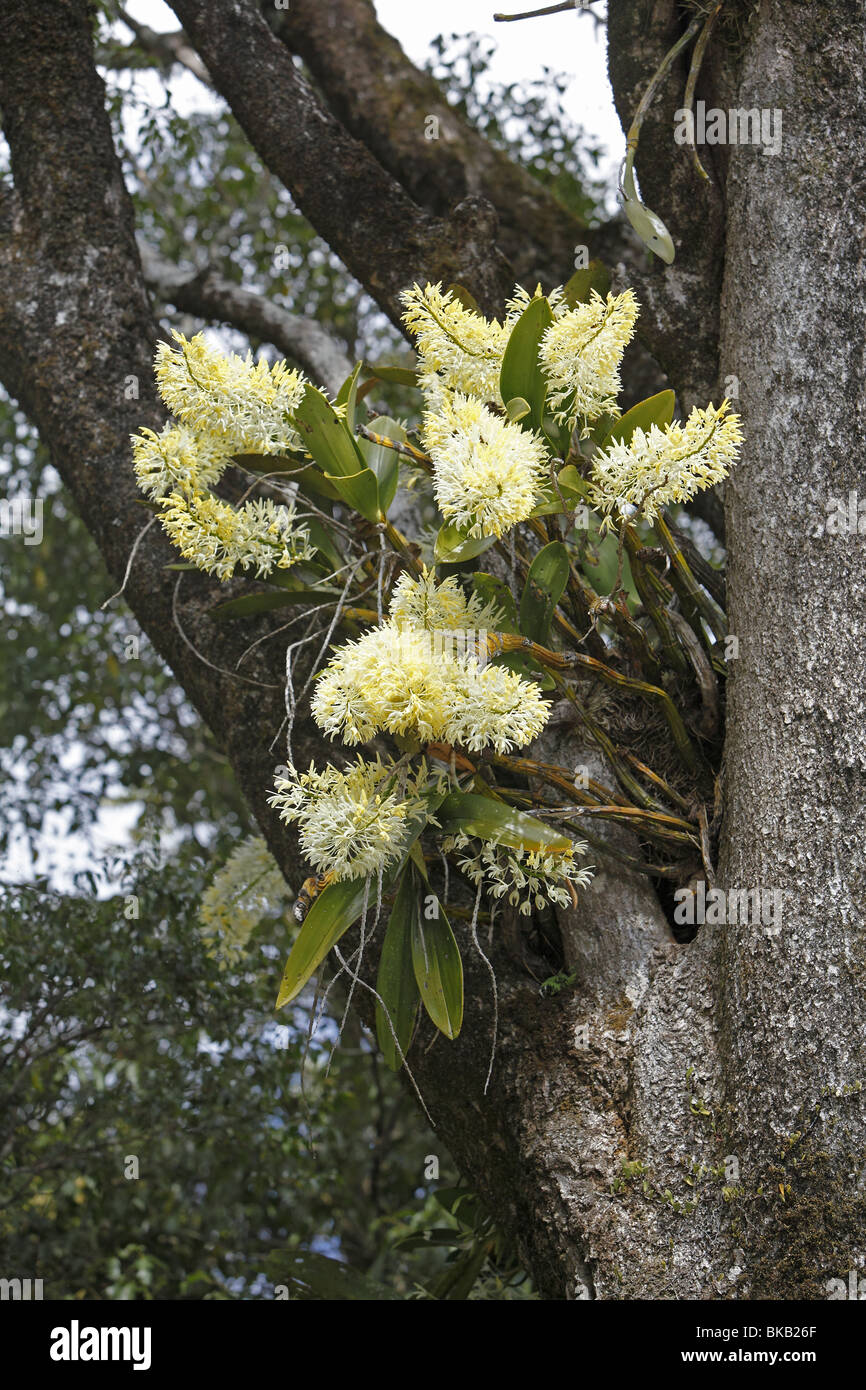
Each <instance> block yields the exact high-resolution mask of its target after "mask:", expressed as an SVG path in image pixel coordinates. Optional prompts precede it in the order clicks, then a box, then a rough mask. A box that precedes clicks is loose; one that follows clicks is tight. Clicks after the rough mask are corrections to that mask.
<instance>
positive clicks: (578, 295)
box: [562, 261, 610, 309]
mask: <svg viewBox="0 0 866 1390" xmlns="http://www.w3.org/2000/svg"><path fill="white" fill-rule="evenodd" d="M593 290H595V291H596V293H597V294H600V295H601V297H602V299H604V297H605V295H607V294H608V293H609V291H610V275H609V274H608V271H607V269H606V267H605V266H604V264H603V263H602V262H601V261H590V262H589V265H587V266H584V268H583V269H582V270H576V271H575V272H574V274H573V275H572V277H571V279H570V280H568V281H567V282H566V285H565V288H564V290H563V296H562V297H563V299H564V300H565V302H566V304H567V305H568V307H569V309H573V308H574V307H575V305H576V304H588V303H589V297H590V295H591V294H592V291H593Z"/></svg>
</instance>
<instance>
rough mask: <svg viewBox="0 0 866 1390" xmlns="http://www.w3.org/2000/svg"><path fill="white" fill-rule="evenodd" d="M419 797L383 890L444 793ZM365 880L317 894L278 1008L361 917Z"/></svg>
mask: <svg viewBox="0 0 866 1390" xmlns="http://www.w3.org/2000/svg"><path fill="white" fill-rule="evenodd" d="M422 799H423V802H424V807H423V809H422V810H421V812H420V814H419V815H418V816H416V817H415V818H414V820H413V821H412V822H411V823H410V826H409V827H407V829H408V838H407V841H406V848H405V853H404V854H403V856H402V857H401V859H400V861H399V863H397V864H395V865H393V866H392V868H390V869H389V870H387V871H386V872H385V874H384V875H383V878H382V887H383V889H384V891H385V892H388V891H389V890H390V887H391V884H392V883H393V882H394V881H395V879H396V878H397V875H398V874H399V873H400V872H401V870H402V869H403V867H404V866H405V864H406V860H407V859H408V857H409V852H410V850H411V848H412V845H414V843H415V841H416V840H417V839H418V836H419V835H420V834H421V831H422V830H423V829H424V827H425V826H426V824H427V820H428V817H429V816H433V815H436V813H437V812H438V809H439V806H440V805H441V804H442V802H443V800H444V799H445V797H444V793H442V792H441V791H438V790H436V788H435V787H434V788H431V789H430V790H429V791H427V792H425V793H424V795H423V798H422ZM365 882H366V880H364V879H352V880H350V881H343V882H339V883H332V884H331V885H330V887H328V888H326V889H325V890H324V892H323V893H320V894H319V896H318V898H317V899H316V901H315V902H314V903H313V905H312V907H311V908H310V910H309V912H308V913H307V916H306V918H305V919H304V924H303V926H302V927H301V930H300V932H299V933H298V937H297V939H296V941H295V944H294V946H293V947H292V949H291V951H290V952H289V959H288V960H287V961H286V968H285V970H284V972H283V980H282V984H281V985H280V992H279V995H278V996H277V1003H276V1007H277V1008H278V1009H281V1008H282V1007H283V1005H284V1004H289V1003H291V1001H292V1000H293V999H294V998H295V997H296V995H298V994H299V993H300V991H301V990H302V989H303V987H304V985H305V984H306V983H307V980H309V978H310V976H311V975H312V974H313V972H314V970H316V969H317V967H318V966H319V965H321V963H322V961H323V960H324V959H325V956H326V955H327V954H328V952H329V951H330V949H331V947H332V946H334V945H336V943H337V942H338V941H339V939H340V937H341V936H342V935H343V933H344V932H346V931H348V929H349V927H351V925H352V923H353V922H355V921H357V919H358V918H359V917H360V915H361V912H362V911H363V907H364V892H365Z"/></svg>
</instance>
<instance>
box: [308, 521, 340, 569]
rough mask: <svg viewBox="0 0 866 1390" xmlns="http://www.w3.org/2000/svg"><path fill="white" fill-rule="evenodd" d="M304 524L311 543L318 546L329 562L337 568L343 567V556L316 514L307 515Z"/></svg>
mask: <svg viewBox="0 0 866 1390" xmlns="http://www.w3.org/2000/svg"><path fill="white" fill-rule="evenodd" d="M303 525H304V526H305V527H306V529H307V532H308V533H309V537H310V541H311V543H312V544H313V545H314V546H315V547H316V549H317V550H318V551H319V553H320V554H321V555H323V556H324V557H325V559H326V560H327V561H328V564H329V565H331V566H332V567H333V568H334V569H335V570H338V569H340V568H342V565H343V557H342V555H341V554H340V552H339V550H338V549H337V547H336V545H335V544H334V542H333V540H332V539H331V537H330V536H329V534H328V531H327V529H326V527H324V526H323V525H322V523H321V521H319V520H318V518H317V517H314V516H305V517H304V520H303Z"/></svg>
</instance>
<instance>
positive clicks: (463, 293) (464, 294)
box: [446, 281, 481, 314]
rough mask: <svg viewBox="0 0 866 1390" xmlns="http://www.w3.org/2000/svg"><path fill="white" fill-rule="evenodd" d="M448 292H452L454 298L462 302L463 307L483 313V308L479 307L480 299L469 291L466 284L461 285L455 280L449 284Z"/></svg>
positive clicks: (472, 311) (476, 312) (473, 311)
mask: <svg viewBox="0 0 866 1390" xmlns="http://www.w3.org/2000/svg"><path fill="white" fill-rule="evenodd" d="M446 293H447V294H452V295H453V296H454V298H455V299H456V300H457V302H458V304H462V305H463V308H464V309H468V310H469V312H470V313H471V314H480V313H481V310H480V309H479V307H478V300H477V299H476V298H475V296H474V295H473V294H470V293H469V291H468V290H467V288H466V286H465V285H460V284H458V283H457V282H456V281H453V282H452V283H451V284H450V285H449V286H448V289H447V291H446Z"/></svg>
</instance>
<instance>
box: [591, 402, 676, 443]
mask: <svg viewBox="0 0 866 1390" xmlns="http://www.w3.org/2000/svg"><path fill="white" fill-rule="evenodd" d="M675 402H676V397H675V395H674V393H673V391H659V393H658V395H655V396H648V397H647V398H646V400H645V401H638V403H637V405H633V406H632V408H631V410H627V411H626V413H625V415H623V416H621V417H620V419H619V420H617V422H616V424H615V425H614V426H613V428H612V429H611V430H610V431H609V432H608V434H607V435H606V437H605V440H604V443H603V444H602V446H601V447H602V448H603V449H607V448H608V447H609V446H610V445H611V444H628V443H630V442H631V437H632V435H633V434H634V432H635V430H636V429H642V430H648V429H649V427H650V425H658V427H659V429H664V427H665V425H669V424H670V422H671V420H672V419H673V418H674V404H675Z"/></svg>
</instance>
